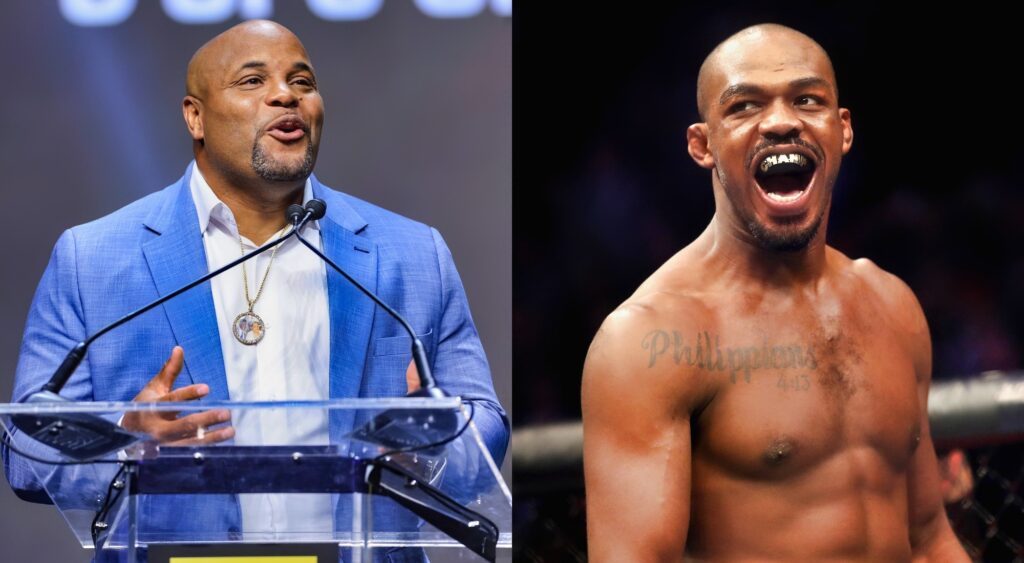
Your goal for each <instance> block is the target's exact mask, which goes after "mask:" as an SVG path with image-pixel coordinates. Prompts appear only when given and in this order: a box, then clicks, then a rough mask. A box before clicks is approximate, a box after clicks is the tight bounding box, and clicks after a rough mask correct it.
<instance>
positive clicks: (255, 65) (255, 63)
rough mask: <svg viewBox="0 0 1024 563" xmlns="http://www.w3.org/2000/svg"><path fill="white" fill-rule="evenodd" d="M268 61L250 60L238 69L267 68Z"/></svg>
mask: <svg viewBox="0 0 1024 563" xmlns="http://www.w3.org/2000/svg"><path fill="white" fill-rule="evenodd" d="M266 67H267V63H265V62H263V61H249V62H247V63H245V64H243V65H242V66H240V67H238V70H245V69H247V68H266Z"/></svg>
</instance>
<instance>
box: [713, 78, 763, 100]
mask: <svg viewBox="0 0 1024 563" xmlns="http://www.w3.org/2000/svg"><path fill="white" fill-rule="evenodd" d="M763 92H764V90H763V89H761V87H759V86H755V85H753V84H748V83H746V82H740V83H739V84H733V85H732V86H729V87H728V88H726V89H725V91H724V92H722V97H720V98H718V103H719V105H721V104H724V103H725V102H726V101H727V100H728V99H729V98H732V97H734V96H740V95H744V94H761V93H763Z"/></svg>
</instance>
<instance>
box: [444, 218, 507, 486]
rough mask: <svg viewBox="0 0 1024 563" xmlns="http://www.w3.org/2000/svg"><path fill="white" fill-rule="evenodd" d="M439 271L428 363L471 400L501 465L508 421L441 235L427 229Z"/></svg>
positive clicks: (451, 387)
mask: <svg viewBox="0 0 1024 563" xmlns="http://www.w3.org/2000/svg"><path fill="white" fill-rule="evenodd" d="M430 231H431V234H432V235H433V238H434V247H435V249H436V253H437V259H438V266H439V268H440V272H441V292H442V295H441V303H442V317H441V332H440V334H438V340H437V353H436V355H435V358H434V362H433V370H434V377H435V379H437V383H438V385H439V386H440V387H441V388H442V389H444V390H445V391H447V392H448V393H449V394H451V395H460V396H462V398H463V400H466V401H470V402H472V403H473V406H474V409H475V414H474V423H475V424H476V427H477V429H478V430H479V431H480V436H481V438H483V440H484V443H485V444H486V445H487V449H488V450H489V451H490V453H491V457H492V458H494V462H495V464H497V465H498V466H499V467H500V466H501V463H502V460H504V458H505V450H506V448H507V447H508V440H509V420H508V417H507V416H506V414H505V411H504V410H503V409H502V408H501V405H500V404H499V403H498V398H497V396H496V395H495V393H494V384H493V382H492V381H491V377H490V374H491V370H490V367H489V366H488V364H487V357H486V355H485V354H484V350H483V346H482V345H481V344H480V336H479V335H478V334H477V331H476V326H475V325H474V324H473V318H472V316H471V315H470V312H469V303H468V302H467V300H466V291H465V289H464V288H463V286H462V280H461V279H460V278H459V273H458V271H456V269H455V262H454V261H453V260H452V253H451V251H450V250H448V245H446V244H445V242H444V239H443V238H442V237H441V234H440V233H439V232H437V230H436V229H433V228H431V229H430Z"/></svg>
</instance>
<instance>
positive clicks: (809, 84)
mask: <svg viewBox="0 0 1024 563" xmlns="http://www.w3.org/2000/svg"><path fill="white" fill-rule="evenodd" d="M789 87H790V88H815V87H820V88H825V89H828V90H831V89H832V83H831V82H829V81H828V80H825V79H824V78H821V77H820V76H808V77H807V78H797V79H796V80H793V81H792V82H790V83H789Z"/></svg>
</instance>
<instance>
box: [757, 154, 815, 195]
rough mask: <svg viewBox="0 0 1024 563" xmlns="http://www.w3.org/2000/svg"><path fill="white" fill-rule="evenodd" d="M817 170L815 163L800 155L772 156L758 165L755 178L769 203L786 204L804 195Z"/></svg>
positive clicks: (765, 158)
mask: <svg viewBox="0 0 1024 563" xmlns="http://www.w3.org/2000/svg"><path fill="white" fill-rule="evenodd" d="M815 168H816V165H815V163H814V161H813V160H811V159H810V158H808V157H807V156H804V155H802V154H800V153H783V154H770V155H768V156H766V157H764V159H763V160H761V162H760V164H758V166H757V171H756V172H755V173H754V178H755V179H756V180H757V185H758V187H760V188H761V191H762V192H763V193H764V195H765V196H766V197H767V198H768V200H769V201H772V202H776V203H780V204H786V203H791V202H795V201H797V200H798V199H800V197H801V196H802V195H804V193H805V192H806V191H807V188H808V187H809V186H810V183H811V178H813V177H814V170H815Z"/></svg>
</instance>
